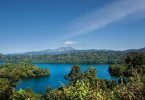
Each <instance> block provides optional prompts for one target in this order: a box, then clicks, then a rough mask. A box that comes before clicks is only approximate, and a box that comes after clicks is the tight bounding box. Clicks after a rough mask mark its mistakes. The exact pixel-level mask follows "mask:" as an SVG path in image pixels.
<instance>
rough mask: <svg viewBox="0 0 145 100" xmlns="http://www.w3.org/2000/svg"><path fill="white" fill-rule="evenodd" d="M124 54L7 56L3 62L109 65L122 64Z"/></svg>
mask: <svg viewBox="0 0 145 100" xmlns="http://www.w3.org/2000/svg"><path fill="white" fill-rule="evenodd" d="M125 56H126V52H121V51H105V50H104V51H99V50H90V51H85V50H84V51H82V50H81V51H75V52H72V53H66V54H56V55H50V54H44V55H7V56H5V57H4V58H3V60H4V61H5V62H21V61H23V62H31V63H69V64H70V63H71V64H104V63H105V64H106V63H107V64H110V63H123V62H124V60H125Z"/></svg>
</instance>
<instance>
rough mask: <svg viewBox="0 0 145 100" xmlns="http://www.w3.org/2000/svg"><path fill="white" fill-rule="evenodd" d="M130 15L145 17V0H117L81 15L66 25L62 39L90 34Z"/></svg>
mask: <svg viewBox="0 0 145 100" xmlns="http://www.w3.org/2000/svg"><path fill="white" fill-rule="evenodd" d="M130 16H131V17H134V18H133V19H136V18H144V17H145V0H116V1H115V2H114V3H111V4H109V5H106V6H104V7H102V8H100V9H98V10H95V11H93V12H91V13H88V14H86V15H84V16H81V17H79V18H77V19H75V20H73V21H71V22H69V23H68V24H67V25H66V26H65V28H64V30H65V33H66V37H64V38H63V39H61V40H65V39H68V38H71V37H74V36H78V35H81V34H88V33H90V32H93V31H96V30H98V29H100V28H103V27H106V26H107V25H110V24H111V23H114V22H117V21H120V20H122V19H124V18H126V17H130ZM138 16H139V17H138ZM66 43H67V42H66ZM68 44H71V42H68Z"/></svg>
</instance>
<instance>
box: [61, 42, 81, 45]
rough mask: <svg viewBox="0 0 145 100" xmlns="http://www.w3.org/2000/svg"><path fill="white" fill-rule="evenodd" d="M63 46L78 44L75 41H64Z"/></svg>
mask: <svg viewBox="0 0 145 100" xmlns="http://www.w3.org/2000/svg"><path fill="white" fill-rule="evenodd" d="M64 44H65V45H74V44H79V42H75V41H65V42H64Z"/></svg>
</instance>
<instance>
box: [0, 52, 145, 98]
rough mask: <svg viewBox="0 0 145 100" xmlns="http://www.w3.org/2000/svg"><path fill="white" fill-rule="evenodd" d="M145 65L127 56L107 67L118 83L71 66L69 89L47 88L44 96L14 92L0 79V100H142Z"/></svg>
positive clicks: (138, 57)
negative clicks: (122, 61) (117, 78)
mask: <svg viewBox="0 0 145 100" xmlns="http://www.w3.org/2000/svg"><path fill="white" fill-rule="evenodd" d="M144 65H145V56H144V54H142V53H129V54H128V55H127V57H126V59H125V63H124V64H122V65H112V67H110V68H112V69H113V70H114V71H116V72H115V73H114V75H118V76H121V78H120V79H119V80H118V82H115V81H107V80H101V79H98V78H97V77H96V73H97V71H96V70H95V69H94V68H91V67H90V68H88V69H87V70H86V71H85V72H82V71H81V69H80V66H73V67H72V70H71V71H70V73H69V74H68V75H66V76H64V78H65V79H66V80H68V81H69V85H67V86H65V85H64V84H62V86H61V87H60V88H58V89H54V90H52V89H51V88H48V89H46V93H45V94H44V95H40V94H35V93H33V91H31V89H26V90H22V89H20V90H19V91H16V90H15V89H14V87H12V84H11V82H10V81H9V79H7V78H6V79H5V78H0V89H1V90H0V98H2V99H1V100H7V99H10V100H145V96H144V95H145V68H144ZM2 68H3V67H2ZM7 70H8V69H7ZM117 71H118V73H119V74H118V73H117ZM112 72H113V71H112ZM124 76H126V77H127V78H128V82H127V83H124V82H123V77H124ZM119 81H120V82H119ZM4 97H5V99H4Z"/></svg>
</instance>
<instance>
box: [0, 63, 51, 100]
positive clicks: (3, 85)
mask: <svg viewBox="0 0 145 100" xmlns="http://www.w3.org/2000/svg"><path fill="white" fill-rule="evenodd" d="M46 75H49V71H48V69H40V68H38V67H36V66H34V65H32V64H26V63H20V64H4V65H1V66H0V100H7V99H12V100H13V99H14V100H25V99H22V98H24V97H25V98H30V97H33V98H35V96H37V95H36V94H34V93H33V92H32V91H31V90H30V89H27V90H19V91H16V90H15V86H16V83H17V82H18V81H19V80H21V79H23V78H31V77H42V76H46ZM27 95H28V96H27ZM17 98H18V99H17ZM33 100H35V99H33Z"/></svg>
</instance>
